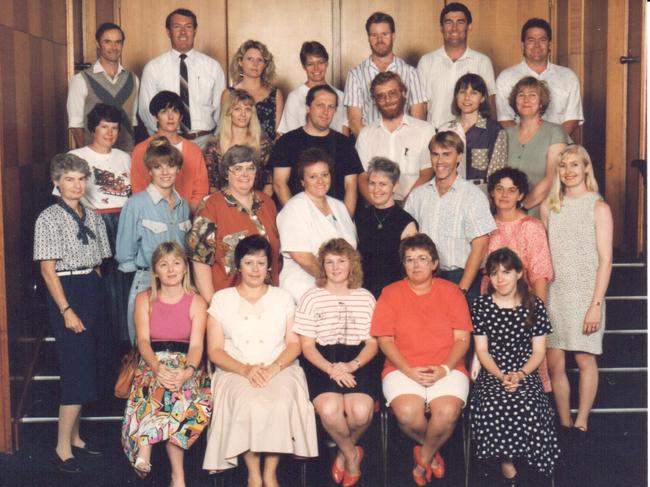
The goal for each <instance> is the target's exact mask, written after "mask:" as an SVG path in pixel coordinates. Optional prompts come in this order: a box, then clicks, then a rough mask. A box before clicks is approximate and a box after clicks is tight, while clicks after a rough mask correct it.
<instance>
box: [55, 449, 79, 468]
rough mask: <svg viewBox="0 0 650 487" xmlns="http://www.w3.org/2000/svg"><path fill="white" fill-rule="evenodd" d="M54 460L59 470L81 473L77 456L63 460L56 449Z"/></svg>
mask: <svg viewBox="0 0 650 487" xmlns="http://www.w3.org/2000/svg"><path fill="white" fill-rule="evenodd" d="M52 462H53V463H54V466H55V467H56V469H57V470H58V471H59V472H63V473H81V467H80V466H79V463H78V462H77V459H76V458H75V457H70V458H68V459H67V460H61V457H60V456H59V454H58V453H57V452H56V450H55V451H54V456H53V457H52Z"/></svg>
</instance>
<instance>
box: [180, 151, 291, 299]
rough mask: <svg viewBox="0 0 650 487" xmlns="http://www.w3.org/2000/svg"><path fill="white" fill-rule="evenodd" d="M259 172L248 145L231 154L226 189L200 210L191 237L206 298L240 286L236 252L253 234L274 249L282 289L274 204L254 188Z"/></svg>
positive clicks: (273, 276) (273, 266) (225, 161)
mask: <svg viewBox="0 0 650 487" xmlns="http://www.w3.org/2000/svg"><path fill="white" fill-rule="evenodd" d="M258 170H259V159H258V156H257V153H256V151H255V150H253V149H252V148H251V147H248V146H244V145H235V146H233V147H231V148H230V149H228V151H227V152H226V153H225V154H224V156H223V158H222V159H221V161H219V173H220V177H221V179H222V180H223V181H226V185H225V186H224V187H223V188H222V189H221V190H219V191H217V192H216V193H214V194H212V195H211V196H210V197H209V198H208V199H207V200H205V202H204V203H202V204H201V207H200V208H199V209H198V211H197V215H196V218H195V220H194V225H193V227H192V230H191V231H190V234H189V236H188V242H187V243H188V247H189V249H190V255H191V258H192V260H193V261H194V262H193V265H194V279H195V282H196V286H197V287H198V289H199V292H200V293H201V296H202V297H203V298H204V299H205V300H206V301H207V302H209V301H210V300H211V299H212V295H213V294H214V293H215V292H216V291H219V290H220V289H224V288H227V287H232V286H234V285H236V283H237V268H236V266H235V262H234V252H235V247H237V244H238V243H239V241H240V240H242V239H243V238H244V237H247V236H248V235H263V236H264V237H266V238H267V239H268V241H269V243H270V244H271V249H272V259H271V262H270V276H269V278H270V283H271V284H273V285H276V286H277V284H278V272H279V260H278V259H279V252H280V239H279V235H278V229H277V227H276V225H275V217H276V214H277V212H276V209H275V204H274V203H273V200H271V198H269V197H268V196H267V195H266V194H264V193H263V192H261V191H256V190H254V189H253V186H254V183H255V176H256V173H257V171H258Z"/></svg>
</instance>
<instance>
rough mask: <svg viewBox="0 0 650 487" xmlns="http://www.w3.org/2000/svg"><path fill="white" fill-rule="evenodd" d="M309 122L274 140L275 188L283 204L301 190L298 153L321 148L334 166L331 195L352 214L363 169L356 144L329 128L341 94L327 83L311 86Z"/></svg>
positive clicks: (307, 99) (271, 165) (307, 100)
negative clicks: (358, 175) (298, 175)
mask: <svg viewBox="0 0 650 487" xmlns="http://www.w3.org/2000/svg"><path fill="white" fill-rule="evenodd" d="M305 101H306V103H307V122H306V123H305V125H303V126H302V127H299V128H297V129H295V130H291V131H289V132H287V133H286V134H284V135H283V136H282V137H280V139H279V140H278V141H277V142H276V143H275V146H274V147H273V152H272V153H271V158H270V159H269V166H270V167H272V168H273V191H274V192H275V194H276V196H277V198H278V201H279V202H280V204H281V205H286V204H287V201H289V199H290V198H291V197H292V196H294V195H295V194H297V193H299V192H301V191H302V186H301V183H300V181H299V180H298V177H297V175H296V171H295V170H294V168H295V166H296V163H297V162H298V156H299V155H300V153H301V152H303V151H304V150H305V149H309V148H312V147H318V148H319V149H323V150H324V151H325V152H327V153H328V154H329V155H330V157H331V158H332V160H333V161H334V165H333V167H332V173H331V176H332V185H331V187H330V190H329V193H328V194H329V195H330V196H332V197H334V198H337V199H339V200H342V201H343V203H345V207H346V208H347V210H348V212H349V213H350V215H352V214H354V210H355V208H356V206H357V174H359V173H360V172H362V171H363V167H362V166H361V161H359V156H358V155H357V151H356V150H355V148H354V144H353V143H352V141H351V140H350V139H348V138H347V137H346V136H344V135H343V134H341V133H339V132H337V131H336V130H333V129H331V128H330V124H331V123H332V118H333V117H334V114H335V113H336V108H337V106H338V95H337V94H336V91H334V88H332V87H331V86H330V85H328V84H322V85H316V86H313V87H312V88H310V89H309V91H308V92H307V97H306V100H305Z"/></svg>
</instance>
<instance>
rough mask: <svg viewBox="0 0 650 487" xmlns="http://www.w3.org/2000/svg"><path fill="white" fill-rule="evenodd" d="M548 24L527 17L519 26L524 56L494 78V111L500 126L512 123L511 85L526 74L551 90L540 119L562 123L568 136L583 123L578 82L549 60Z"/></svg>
mask: <svg viewBox="0 0 650 487" xmlns="http://www.w3.org/2000/svg"><path fill="white" fill-rule="evenodd" d="M552 34H553V32H552V31H551V26H550V25H549V24H548V22H546V21H545V20H544V19H530V20H528V21H527V22H526V23H525V24H524V26H523V27H522V29H521V44H522V47H523V50H524V59H523V60H522V61H521V62H520V63H519V64H515V65H514V66H510V67H509V68H507V69H504V70H503V71H502V72H501V74H500V75H499V77H498V78H497V114H498V120H499V123H500V124H501V126H502V127H504V128H508V127H510V126H511V125H513V124H514V120H515V112H514V110H513V109H512V108H511V107H510V104H509V103H508V97H509V96H510V91H511V90H512V87H513V86H515V84H516V83H517V81H519V80H520V79H521V78H525V77H526V76H532V77H534V78H537V79H539V80H542V81H545V82H546V84H548V88H549V90H550V91H551V103H550V104H549V106H548V107H547V108H546V111H545V112H544V115H543V117H542V118H543V119H544V120H546V121H547V122H553V123H557V124H560V125H562V128H563V129H564V131H565V132H566V133H567V134H569V135H571V134H572V133H573V131H574V130H575V129H576V127H577V126H578V124H582V123H583V122H584V116H583V114H582V100H581V98H580V82H579V81H578V77H577V76H576V74H575V73H574V72H573V71H571V69H569V68H566V67H564V66H559V65H557V64H553V63H551V62H549V60H548V56H549V53H550V51H551V39H552Z"/></svg>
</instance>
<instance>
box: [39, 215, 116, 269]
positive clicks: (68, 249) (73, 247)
mask: <svg viewBox="0 0 650 487" xmlns="http://www.w3.org/2000/svg"><path fill="white" fill-rule="evenodd" d="M84 213H85V214H84V218H83V223H84V225H85V226H86V227H87V228H88V229H89V230H90V231H91V232H92V233H93V235H94V237H93V236H90V235H89V236H88V238H87V242H88V243H87V244H84V243H82V241H81V240H80V239H79V238H78V237H77V234H78V233H79V226H78V224H77V222H76V221H75V219H74V218H73V217H72V215H70V214H69V213H68V212H67V211H65V210H64V209H63V208H62V207H61V206H60V205H58V204H54V205H52V206H49V207H47V208H45V209H44V210H43V211H42V212H41V214H40V215H39V216H38V218H37V220H36V226H35V228H34V260H55V261H56V264H55V269H56V271H57V272H60V271H70V270H75V269H91V268H93V267H96V266H98V265H99V264H101V263H102V260H103V259H107V258H108V257H110V256H111V247H110V244H109V243H108V236H107V235H106V226H105V225H104V221H103V220H102V219H101V217H100V216H99V215H98V214H97V213H95V212H94V211H93V210H90V209H87V208H86V209H85V212H84Z"/></svg>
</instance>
